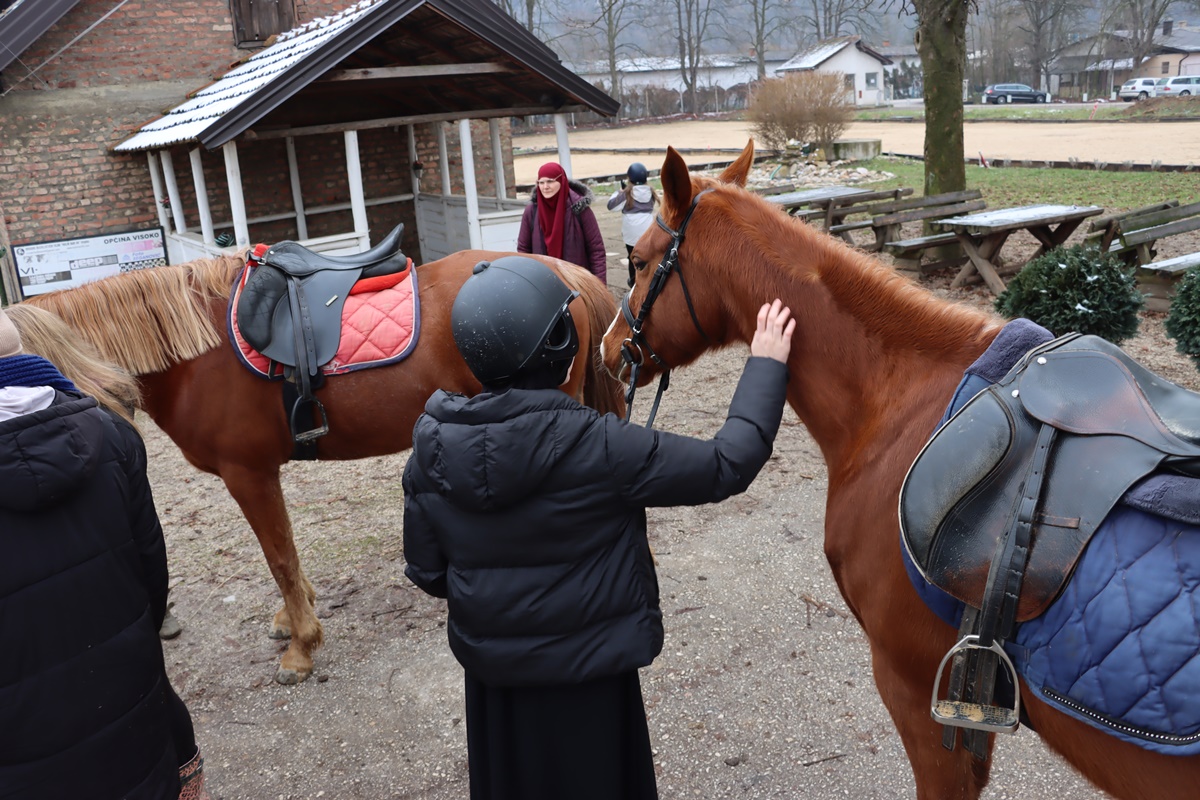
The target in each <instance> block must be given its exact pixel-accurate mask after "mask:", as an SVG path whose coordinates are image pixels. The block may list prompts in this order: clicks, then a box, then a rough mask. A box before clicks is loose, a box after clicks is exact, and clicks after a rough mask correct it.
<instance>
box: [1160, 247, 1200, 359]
mask: <svg viewBox="0 0 1200 800" xmlns="http://www.w3.org/2000/svg"><path fill="white" fill-rule="evenodd" d="M1163 327H1164V328H1166V331H1167V336H1170V337H1171V338H1172V339H1174V340H1175V349H1176V350H1178V351H1179V352H1180V353H1183V354H1184V355H1185V356H1187V357H1189V358H1190V359H1192V363H1193V364H1195V365H1196V368H1197V369H1200V269H1189V270H1188V271H1187V272H1185V273H1184V274H1183V280H1181V281H1180V282H1179V285H1178V286H1177V287H1176V288H1175V297H1174V298H1173V299H1172V300H1171V311H1170V312H1169V313H1168V314H1167V319H1166V321H1165V323H1164V324H1163Z"/></svg>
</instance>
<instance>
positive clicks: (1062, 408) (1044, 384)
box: [1016, 350, 1200, 456]
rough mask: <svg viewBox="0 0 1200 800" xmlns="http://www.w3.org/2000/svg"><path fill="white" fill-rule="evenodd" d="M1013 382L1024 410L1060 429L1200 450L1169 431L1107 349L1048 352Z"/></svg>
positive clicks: (1171, 449)
mask: <svg viewBox="0 0 1200 800" xmlns="http://www.w3.org/2000/svg"><path fill="white" fill-rule="evenodd" d="M1016 385H1017V386H1018V387H1019V391H1020V399H1021V404H1022V406H1023V407H1024V409H1025V411H1026V412H1027V413H1028V414H1030V415H1031V416H1033V417H1034V418H1035V419H1037V420H1039V421H1041V422H1043V423H1045V424H1047V425H1052V426H1054V427H1055V428H1057V429H1058V430H1060V431H1069V432H1071V433H1076V434H1081V435H1115V436H1128V437H1130V438H1132V439H1136V440H1138V441H1139V442H1142V443H1143V444H1146V445H1149V446H1150V447H1153V448H1155V449H1156V450H1160V451H1162V452H1163V453H1167V454H1171V455H1180V456H1187V455H1197V454H1200V450H1198V448H1197V447H1196V446H1195V445H1192V444H1190V443H1189V442H1184V441H1181V440H1180V439H1179V438H1178V437H1177V436H1176V435H1174V433H1172V432H1171V431H1170V430H1168V429H1167V427H1166V426H1165V425H1164V424H1163V422H1162V420H1161V419H1159V416H1158V414H1157V413H1156V412H1155V410H1154V408H1153V407H1152V406H1151V405H1150V402H1149V400H1148V399H1147V397H1146V395H1145V394H1143V392H1142V390H1141V388H1140V386H1139V385H1138V382H1137V380H1135V378H1134V376H1133V375H1132V374H1131V373H1130V371H1129V370H1128V369H1126V367H1125V365H1124V364H1122V363H1121V362H1120V361H1118V360H1117V359H1116V358H1114V357H1113V356H1111V355H1109V354H1107V353H1103V352H1099V351H1096V350H1060V351H1055V352H1051V353H1047V354H1045V355H1044V356H1041V357H1039V358H1037V359H1035V360H1034V361H1033V362H1032V363H1030V364H1029V366H1028V368H1027V369H1026V370H1025V371H1024V372H1023V373H1022V374H1021V376H1020V378H1019V380H1018V381H1017V384H1016Z"/></svg>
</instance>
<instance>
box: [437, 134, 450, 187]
mask: <svg viewBox="0 0 1200 800" xmlns="http://www.w3.org/2000/svg"><path fill="white" fill-rule="evenodd" d="M433 124H434V125H437V140H438V163H439V164H440V165H441V167H442V197H449V196H450V162H449V160H448V159H447V153H446V126H445V124H443V123H441V122H435V123H433Z"/></svg>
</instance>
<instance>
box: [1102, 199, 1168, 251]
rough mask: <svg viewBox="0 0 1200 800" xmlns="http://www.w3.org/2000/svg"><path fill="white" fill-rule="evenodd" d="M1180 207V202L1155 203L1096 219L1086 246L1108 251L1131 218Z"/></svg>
mask: <svg viewBox="0 0 1200 800" xmlns="http://www.w3.org/2000/svg"><path fill="white" fill-rule="evenodd" d="M1178 205H1179V201H1178V200H1166V201H1164V202H1162V203H1154V204H1152V205H1148V206H1142V207H1141V208H1134V209H1131V210H1129V211H1122V212H1120V213H1117V214H1109V215H1107V216H1103V217H1096V218H1095V219H1093V220H1092V221H1091V222H1089V223H1088V232H1087V234H1086V235H1085V236H1084V237H1083V243H1084V244H1085V245H1093V246H1095V247H1099V248H1100V249H1101V250H1107V249H1108V248H1109V247H1111V246H1112V242H1113V239H1114V238H1115V237H1116V235H1117V234H1118V233H1119V232H1120V230H1121V223H1123V222H1124V221H1125V220H1127V219H1130V218H1131V217H1139V216H1141V215H1143V214H1149V213H1152V212H1154V211H1165V210H1167V209H1168V208H1175V207H1176V206H1178Z"/></svg>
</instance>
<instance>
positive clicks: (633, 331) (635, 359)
mask: <svg viewBox="0 0 1200 800" xmlns="http://www.w3.org/2000/svg"><path fill="white" fill-rule="evenodd" d="M711 191H712V189H711V188H710V189H704V190H702V191H700V192H699V193H698V194H697V195H696V196H695V197H693V198H692V205H691V207H689V208H688V211H687V214H685V215H684V217H683V222H681V223H680V224H679V229H678V230H675V229H673V228H671V226H669V225H667V223H666V222H665V221H664V220H663V218H662V215H661V214H659V215H657V216H656V217H655V218H654V221H655V222H657V223H658V227H660V228H662V229H663V230H664V231H666V232H667V233H668V234H670V235H671V246H670V247H668V248H667V251H666V252H665V253H664V254H663V257H662V260H661V261H659V262H658V267H657V268H656V269H655V270H654V276H653V277H652V278H651V279H650V286H649V288H648V289H647V290H646V299H645V300H643V301H642V306H641V308H639V309H638V314H637V317H636V318H635V317H634V316H633V311H632V310H631V309H630V308H629V298H630V296H631V295H632V294H633V289H632V288H630V289H629V291H627V292H626V293H625V296H624V297H622V298H621V315H622V316H623V317H624V318H625V324H626V325H628V326H629V337H628V338H627V339H625V341H624V342H622V343H621V359H622V360H623V361H624V362H625V363H626V364H627V365H628V366H629V384H628V388H627V389H626V390H625V419H626V421H628V420H629V418H630V416H631V415H632V414H633V395H634V393H635V392H636V391H637V378H638V372H639V371H641V368H642V365H643V364H644V363H645V362H646V359H645V356H644V355H643V353H642V350H643V349H644V350H645V351H646V352H647V353H649V354H650V360H651V361H653V362H654V363H655V364H657V365H658V366H659V367H661V368H662V371H663V372H662V377H660V378H659V380H658V393H657V394H656V395H655V396H654V405H653V406H651V408H650V418H649V419H647V420H646V427H647V428H652V427H654V417H655V416H656V415H657V414H658V404H659V402H661V401H662V396H663V392H665V391H666V390H667V387H668V386H669V385H670V383H671V368H670V367H669V366H667V363H666V362H665V361H663V359H662V357H660V356H659V355H658V353H656V352H654V348H653V347H651V346H650V344H649V343H648V342H647V341H646V337H645V333H644V331H645V329H646V317H647V316H649V314H650V309H651V307H652V306H653V305H654V301H655V300H657V299H658V296H659V295H660V294H662V291H663V289H664V288H665V286H666V284H667V279H668V278H670V277H671V274H672V273H676V274H678V275H679V285H680V286H681V287H682V288H683V299H684V301H685V302H686V303H687V310H688V314H690V315H691V317H692V324H693V325H695V326H696V330H697V331H699V332H700V335H701V336H702V337H704V341H705V342H707V343H708V344H709V345H710V346H711V345H712V344H713V341H712V339H710V338H708V334H707V333H705V332H704V328H702V327H701V326H700V320H699V319H697V317H696V309H695V306H694V305H693V304H692V295H691V292H689V291H688V287H687V281H685V280H684V278H683V267H682V266H680V264H679V248H680V247H682V246H683V238H684V235H685V234H686V233H687V226H688V223H689V222H691V220H692V214H693V213H694V212H695V211H696V205H697V204H698V203H699V202H700V198H701V196H703V195H705V194H707V193H708V192H711Z"/></svg>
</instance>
